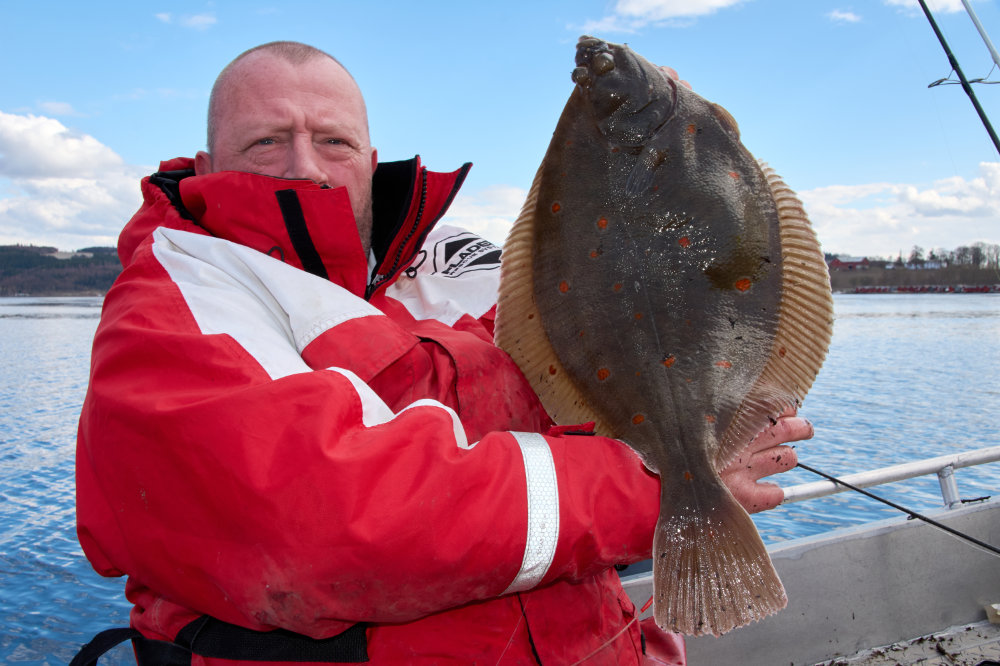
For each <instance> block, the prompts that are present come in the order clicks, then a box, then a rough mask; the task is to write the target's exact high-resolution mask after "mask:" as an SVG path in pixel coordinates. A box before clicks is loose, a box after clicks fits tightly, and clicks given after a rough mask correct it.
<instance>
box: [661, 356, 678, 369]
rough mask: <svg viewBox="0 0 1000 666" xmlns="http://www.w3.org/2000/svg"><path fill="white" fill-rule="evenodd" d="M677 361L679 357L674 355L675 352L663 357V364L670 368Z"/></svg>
mask: <svg viewBox="0 0 1000 666" xmlns="http://www.w3.org/2000/svg"><path fill="white" fill-rule="evenodd" d="M676 362H677V357H676V356H674V355H673V354H670V355H669V356H667V357H665V358H664V359H663V365H665V366H666V367H668V368H669V367H670V366H672V365H673V364H674V363H676Z"/></svg>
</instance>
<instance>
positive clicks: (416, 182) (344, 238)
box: [118, 157, 471, 296]
mask: <svg viewBox="0 0 1000 666" xmlns="http://www.w3.org/2000/svg"><path fill="white" fill-rule="evenodd" d="M470 168H471V164H465V165H463V166H462V167H461V168H460V169H458V170H457V171H454V172H451V173H436V172H430V171H428V170H427V169H426V168H424V167H422V166H421V165H420V159H419V157H415V158H414V159H412V160H405V161H401V162H389V163H382V164H379V165H378V168H377V169H376V171H375V175H374V178H373V181H372V200H373V208H372V213H373V215H374V224H373V233H372V236H373V238H372V251H373V253H374V255H375V259H376V267H375V270H374V271H373V273H372V276H373V277H372V279H371V281H370V282H371V284H370V285H369V275H368V261H367V258H366V257H364V256H363V254H362V250H361V242H360V239H359V238H358V233H357V226H356V225H355V222H354V215H353V213H352V211H351V206H350V200H349V199H348V196H347V190H346V189H345V188H332V189H331V188H322V187H320V186H318V185H316V184H315V183H312V182H311V181H304V180H285V179H281V178H272V177H269V176H260V175H256V174H249V173H239V172H232V171H228V172H221V173H215V174H209V175H206V176H195V175H194V170H193V161H192V160H190V159H188V158H179V159H175V160H170V161H167V162H163V163H162V164H161V165H160V171H158V172H157V173H155V174H153V175H151V176H149V177H147V178H145V179H143V183H142V189H143V196H144V202H143V205H142V208H140V210H139V211H138V212H137V213H136V214H135V216H133V218H132V219H131V220H130V221H129V223H128V224H127V225H126V226H125V229H123V230H122V233H121V236H120V237H119V242H118V252H119V257H120V258H121V260H122V263H123V265H128V263H130V262H131V259H132V254H133V252H134V251H135V249H136V248H137V247H138V246H139V244H140V243H141V242H142V241H143V240H144V239H145V238H146V237H148V236H149V234H151V233H152V231H153V230H154V229H155V228H157V227H160V226H167V227H171V228H178V229H183V230H185V231H190V232H194V233H207V234H210V235H212V236H216V237H219V238H224V239H226V240H230V241H233V242H236V243H239V244H241V245H245V246H247V247H250V248H252V249H255V250H257V251H259V252H263V253H265V254H269V255H271V256H273V257H275V258H278V259H281V260H283V261H285V262H286V263H288V264H290V265H293V266H296V267H298V268H301V269H303V270H307V271H309V272H312V273H315V274H317V275H320V276H322V277H325V278H327V279H330V280H331V281H333V282H335V283H337V284H340V285H341V286H343V287H345V288H347V289H349V290H350V291H351V292H353V293H355V294H357V295H359V296H370V295H371V294H373V293H374V292H375V291H378V290H381V289H383V288H385V287H386V286H388V285H389V284H391V283H392V282H393V281H394V280H395V279H396V278H397V277H398V276H399V274H400V273H401V272H402V271H403V270H404V269H405V268H406V267H407V266H408V265H409V264H410V263H411V262H412V260H413V258H414V257H415V256H416V253H417V251H418V250H419V249H420V247H421V245H422V243H423V241H424V239H425V238H426V236H427V234H428V233H429V232H430V230H431V228H433V226H434V224H435V223H436V222H437V221H438V220H439V219H440V218H441V217H442V216H443V215H444V213H445V211H446V210H447V209H448V207H449V205H450V204H451V202H452V200H453V199H454V197H455V195H456V194H457V192H458V189H459V187H461V184H462V182H463V181H464V179H465V176H466V174H467V173H468V171H469V169H470Z"/></svg>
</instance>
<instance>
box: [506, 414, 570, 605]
mask: <svg viewBox="0 0 1000 666" xmlns="http://www.w3.org/2000/svg"><path fill="white" fill-rule="evenodd" d="M511 434H512V435H513V436H514V439H516V440H517V443H518V444H519V445H520V446H521V455H522V456H524V474H525V476H526V477H527V481H528V539H527V542H526V543H525V546H524V560H523V561H522V562H521V570H520V571H518V572H517V576H515V577H514V581H513V582H512V583H511V584H510V586H509V587H508V588H507V589H506V590H505V591H504V594H510V593H512V592H520V591H522V590H528V589H531V588H533V587H534V586H536V585H538V583H539V582H540V581H541V580H542V578H543V577H544V576H545V573H546V572H547V571H548V570H549V566H551V564H552V558H553V557H555V554H556V544H557V543H558V541H559V485H558V483H557V481H556V466H555V462H553V460H552V451H551V450H550V449H549V443H548V442H546V441H545V438H544V437H542V436H541V435H539V434H537V433H528V432H515V433H511Z"/></svg>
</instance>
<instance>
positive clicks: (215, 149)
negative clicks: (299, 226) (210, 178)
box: [195, 42, 378, 251]
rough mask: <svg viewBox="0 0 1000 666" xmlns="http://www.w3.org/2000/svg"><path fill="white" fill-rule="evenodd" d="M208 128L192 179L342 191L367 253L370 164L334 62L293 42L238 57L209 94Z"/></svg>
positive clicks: (345, 82) (353, 96)
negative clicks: (287, 181)
mask: <svg viewBox="0 0 1000 666" xmlns="http://www.w3.org/2000/svg"><path fill="white" fill-rule="evenodd" d="M208 128H209V129H208V152H204V151H201V152H199V153H198V155H197V156H196V157H195V172H196V173H197V174H198V175H204V174H208V173H215V172H218V171H244V172H248V173H257V174H262V175H265V176H276V177H279V178H300V179H308V180H312V181H313V182H316V183H318V184H320V185H328V186H330V187H346V188H347V191H348V194H349V196H350V199H351V207H352V209H353V210H354V216H355V218H356V220H357V223H358V231H359V233H360V236H361V243H362V246H363V248H364V249H365V251H367V248H368V246H369V244H370V236H371V177H372V174H373V173H374V170H375V165H376V164H377V161H378V157H377V153H376V151H375V149H374V148H372V146H371V142H370V139H369V135H368V113H367V110H366V109H365V102H364V98H363V97H362V95H361V90H360V89H359V88H358V84H357V83H356V82H355V81H354V78H353V77H352V76H351V75H350V73H349V72H348V71H347V70H346V69H344V67H343V65H341V64H340V63H339V62H338V61H337V60H336V59H334V58H333V57H332V56H330V55H328V54H326V53H324V52H323V51H320V50H319V49H316V48H313V47H311V46H307V45H305V44H299V43H297V42H271V43H270V44H264V45H262V46H258V47H256V48H253V49H250V50H249V51H246V52H245V53H243V54H241V55H240V56H239V57H237V58H236V59H235V60H233V62H231V63H230V64H229V65H228V66H226V68H225V69H224V70H223V71H222V73H221V74H219V78H218V79H217V80H216V82H215V86H214V87H213V88H212V96H211V98H210V100H209V111H208Z"/></svg>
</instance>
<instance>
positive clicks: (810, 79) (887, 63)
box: [0, 0, 1000, 256]
mask: <svg viewBox="0 0 1000 666" xmlns="http://www.w3.org/2000/svg"><path fill="white" fill-rule="evenodd" d="M972 6H973V8H974V9H975V11H976V12H977V14H978V15H979V18H980V20H981V21H982V23H983V25H984V26H985V28H986V30H987V31H989V32H990V34H991V36H992V37H993V39H994V40H995V41H1000V7H998V4H997V0H974V1H973V5H972ZM931 7H932V10H933V11H934V13H935V17H936V18H937V20H938V22H939V24H940V25H941V28H942V30H943V32H944V34H945V36H946V38H947V39H948V40H949V42H950V44H951V46H952V49H953V50H954V52H955V54H956V56H957V57H958V60H959V62H960V64H961V66H962V68H963V70H964V71H965V73H966V74H967V75H968V76H969V77H970V78H975V77H984V76H987V75H988V74H989V76H990V78H991V79H992V80H997V81H1000V71H992V73H991V68H992V66H993V63H992V60H991V57H990V54H989V52H988V50H987V48H986V46H985V45H984V43H983V41H982V39H981V38H980V36H979V33H978V32H977V31H976V30H975V27H974V25H973V23H972V21H971V20H970V18H969V16H968V15H967V14H966V13H965V11H964V9H963V8H962V5H961V2H960V0H936V1H932V3H931ZM0 15H2V18H3V20H2V21H0V62H3V63H4V64H5V67H4V76H3V85H2V86H0V244H11V243H25V244H27V243H33V244H42V245H54V246H56V247H58V248H60V249H64V250H70V249H78V248H81V247H86V246H89V245H113V244H114V243H115V239H116V237H117V234H118V231H119V230H120V229H121V226H122V225H123V224H124V222H125V221H126V220H127V219H128V217H129V216H131V214H132V213H133V212H134V211H135V209H136V208H137V207H138V205H139V202H140V198H139V188H138V180H139V178H140V177H141V176H143V175H145V174H148V173H150V172H151V171H153V170H155V168H156V166H157V165H158V163H159V161H160V160H162V159H168V158H170V157H174V156H180V155H186V156H193V155H194V153H195V152H196V151H197V150H199V149H202V148H203V147H204V141H205V139H204V125H205V111H206V106H207V101H208V93H209V90H210V88H211V85H212V82H213V81H214V79H215V76H216V75H217V73H218V72H219V70H220V69H221V68H222V67H223V66H224V65H225V64H226V63H227V62H229V61H230V60H231V59H232V58H233V57H235V56H236V55H237V54H239V53H240V52H241V51H243V50H244V49H246V48H249V47H251V46H254V45H257V44H259V43H262V42H266V41H271V40H275V39H293V40H299V41H304V42H307V43H310V44H312V45H314V46H317V47H319V48H322V49H324V50H326V51H328V52H330V53H332V54H333V55H335V56H336V57H338V58H339V59H340V60H341V61H342V62H344V64H345V65H347V67H348V68H349V69H350V70H351V71H352V73H353V74H354V76H355V78H356V79H357V80H358V82H359V83H360V85H361V87H362V90H363V91H364V92H365V95H366V98H367V101H368V107H369V112H370V116H371V127H372V140H373V143H374V145H375V146H376V147H377V148H378V149H379V155H380V157H381V158H382V159H383V160H392V159H404V158H408V157H411V156H413V155H414V154H418V153H419V154H420V155H421V157H422V158H423V160H424V162H425V164H426V165H427V166H429V167H430V168H432V169H436V170H442V171H444V170H451V169H454V168H457V167H458V166H459V165H460V164H462V163H463V162H465V161H471V162H473V163H474V167H473V170H472V172H471V174H470V177H469V179H468V180H467V182H466V185H465V188H464V189H463V192H462V194H461V195H460V196H459V198H458V199H457V200H456V202H455V204H454V206H453V209H452V211H453V215H452V220H453V221H454V222H456V223H458V224H461V225H464V226H467V227H469V228H472V229H474V230H477V231H479V232H480V233H483V234H484V235H486V236H487V237H489V238H491V239H493V240H495V241H497V242H502V241H503V239H504V237H505V236H506V232H507V229H508V228H509V226H510V223H511V222H512V221H513V219H514V218H515V217H516V215H517V213H518V212H519V209H520V205H521V203H522V201H523V198H524V196H525V194H526V191H527V188H528V186H529V185H530V183H531V180H532V178H533V176H534V173H535V170H536V168H537V166H538V164H539V162H540V161H541V158H542V155H543V154H544V151H545V148H546V146H547V144H548V140H549V137H550V136H551V133H552V130H553V128H554V127H555V123H556V120H557V118H558V116H559V113H560V111H561V109H562V106H563V105H564V104H565V101H566V99H567V97H568V96H569V93H570V91H571V88H572V82H571V81H570V72H571V70H572V68H573V56H574V51H575V48H574V47H575V43H576V40H577V38H578V36H579V35H580V34H584V33H588V34H595V35H597V36H600V37H602V38H605V39H607V40H609V41H614V42H627V43H628V44H629V45H630V46H631V47H632V48H633V49H634V50H636V51H638V52H639V53H641V54H643V55H645V56H646V57H647V58H649V59H650V60H652V61H653V62H657V63H660V64H666V65H671V66H673V67H674V68H676V69H677V70H678V71H679V72H680V74H681V76H682V78H685V79H687V80H689V81H690V82H691V83H692V85H693V86H694V89H695V90H696V91H697V92H699V93H700V94H702V95H704V96H705V97H707V98H709V99H711V100H712V101H715V102H718V103H720V104H722V105H723V106H725V107H726V108H727V109H729V111H730V112H731V113H732V114H733V116H734V117H735V118H736V119H737V121H738V122H739V124H740V127H741V130H742V136H743V141H744V143H745V144H746V146H747V147H748V148H749V149H750V151H751V152H752V153H754V155H756V156H757V157H759V158H761V159H764V160H766V161H767V162H769V163H770V164H771V165H772V166H773V167H774V168H775V169H776V170H777V171H778V172H779V173H780V174H782V175H783V176H784V178H785V180H786V181H787V182H788V183H789V185H791V186H792V187H793V188H794V189H796V190H797V191H798V192H799V193H800V196H801V197H802V198H803V200H804V201H805V203H806V206H807V210H808V211H809V213H810V216H811V218H812V220H813V223H814V226H815V227H816V229H817V233H818V234H819V237H820V240H821V242H822V244H823V247H824V249H825V250H826V251H829V252H836V253H844V254H851V255H861V254H867V255H869V256H874V255H882V256H896V254H898V253H899V252H900V251H902V252H903V254H904V255H907V254H908V253H909V251H910V249H911V248H912V247H913V246H914V245H919V246H921V247H923V248H924V249H932V248H944V249H954V248H955V247H958V246H960V245H968V244H971V243H974V242H977V241H982V242H988V243H1000V156H998V154H997V151H996V150H995V149H994V148H993V145H992V143H991V142H990V140H989V138H988V136H987V134H986V132H985V130H984V129H983V127H982V126H981V124H980V122H979V120H978V117H977V116H976V114H975V112H974V110H973V107H972V105H971V103H970V102H969V100H968V98H967V97H966V96H965V94H964V93H963V92H962V90H961V88H960V87H958V86H954V85H947V86H939V87H935V88H928V87H927V84H928V83H930V82H932V81H934V80H937V79H940V78H944V77H947V76H948V75H949V72H950V69H951V68H950V66H949V64H948V62H947V60H946V58H945V55H944V53H943V51H942V50H941V48H940V46H939V44H938V42H937V40H936V39H935V37H934V34H933V32H932V31H931V29H930V26H929V24H928V23H927V21H926V19H925V18H924V16H923V14H922V13H920V11H919V8H918V6H917V3H916V0H866V1H861V0H620V1H618V2H613V1H608V2H598V1H585V0H573V1H556V2H540V1H538V0H535V1H533V2H522V1H520V0H508V1H507V2H504V3H476V2H468V0H463V1H462V2H423V3H413V2H391V1H387V2H332V1H331V2H323V1H322V0H312V1H310V2H301V1H299V0H282V2H280V3H279V2H276V1H274V0H244V1H242V2H229V1H224V0H216V1H201V0H199V1H194V2H185V1H175V2H170V3H147V2H142V3H138V2H135V3H112V2H100V1H93V2H88V3H70V2H50V1H46V0H39V1H36V2H30V3H13V2H8V3H4V4H3V5H2V10H0ZM976 93H977V95H978V96H979V99H980V102H981V103H982V105H983V107H984V108H985V109H986V112H987V113H988V114H990V116H991V117H992V119H993V121H994V123H995V124H996V125H997V127H998V130H1000V86H997V85H978V86H976Z"/></svg>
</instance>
